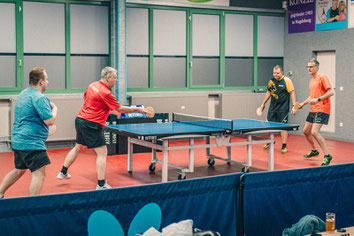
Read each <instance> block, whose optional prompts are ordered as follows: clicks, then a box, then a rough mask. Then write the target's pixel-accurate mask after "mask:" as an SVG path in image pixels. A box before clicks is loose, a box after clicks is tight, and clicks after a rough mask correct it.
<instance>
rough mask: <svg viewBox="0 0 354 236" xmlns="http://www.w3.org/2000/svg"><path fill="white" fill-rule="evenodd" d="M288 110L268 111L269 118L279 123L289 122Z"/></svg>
mask: <svg viewBox="0 0 354 236" xmlns="http://www.w3.org/2000/svg"><path fill="white" fill-rule="evenodd" d="M288 114H289V113H288V112H268V116H267V120H268V121H272V122H278V123H288V119H289V115H288Z"/></svg>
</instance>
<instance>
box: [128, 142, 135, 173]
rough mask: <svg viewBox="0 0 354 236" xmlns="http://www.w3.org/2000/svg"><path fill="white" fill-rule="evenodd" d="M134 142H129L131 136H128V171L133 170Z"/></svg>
mask: <svg viewBox="0 0 354 236" xmlns="http://www.w3.org/2000/svg"><path fill="white" fill-rule="evenodd" d="M133 145H134V144H133V143H132V142H131V137H128V172H129V173H131V172H132V171H133V147H134V146H133Z"/></svg>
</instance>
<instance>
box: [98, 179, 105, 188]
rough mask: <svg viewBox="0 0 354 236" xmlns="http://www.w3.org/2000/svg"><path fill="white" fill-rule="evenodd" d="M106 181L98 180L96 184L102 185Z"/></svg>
mask: <svg viewBox="0 0 354 236" xmlns="http://www.w3.org/2000/svg"><path fill="white" fill-rule="evenodd" d="M105 183H106V181H105V180H98V186H100V187H102V186H103V185H104V184H105Z"/></svg>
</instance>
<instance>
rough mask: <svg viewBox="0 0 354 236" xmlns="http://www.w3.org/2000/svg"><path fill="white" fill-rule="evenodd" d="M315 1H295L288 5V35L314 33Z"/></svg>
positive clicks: (292, 0)
mask: <svg viewBox="0 0 354 236" xmlns="http://www.w3.org/2000/svg"><path fill="white" fill-rule="evenodd" d="M315 18H316V3H315V0H309V1H296V0H289V3H288V33H289V34H292V33H301V32H310V31H315V25H316V19H315Z"/></svg>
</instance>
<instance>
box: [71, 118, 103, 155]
mask: <svg viewBox="0 0 354 236" xmlns="http://www.w3.org/2000/svg"><path fill="white" fill-rule="evenodd" d="M75 129H76V143H78V144H81V145H84V146H86V147H88V148H98V147H102V146H105V145H106V141H105V138H104V133H103V128H102V126H101V125H100V124H98V123H95V122H92V121H88V120H84V119H81V118H78V117H76V119H75Z"/></svg>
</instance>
